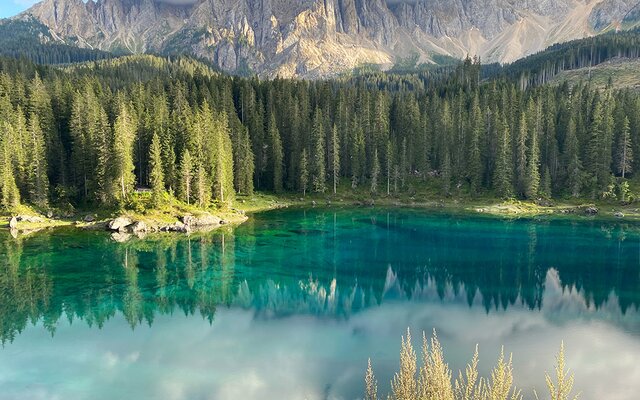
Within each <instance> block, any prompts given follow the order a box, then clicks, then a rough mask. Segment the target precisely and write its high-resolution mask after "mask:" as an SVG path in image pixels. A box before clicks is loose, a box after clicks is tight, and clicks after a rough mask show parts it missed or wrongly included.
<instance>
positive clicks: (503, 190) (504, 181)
mask: <svg viewBox="0 0 640 400" xmlns="http://www.w3.org/2000/svg"><path fill="white" fill-rule="evenodd" d="M499 123H500V124H499V126H498V138H497V149H496V166H495V172H494V176H493V187H494V189H495V190H496V194H497V195H498V196H500V197H502V198H509V197H511V196H512V195H513V184H512V182H513V169H512V168H513V167H512V165H513V161H512V155H511V138H510V137H511V135H510V134H509V126H508V125H507V122H506V119H505V118H504V116H503V117H502V118H500V121H499Z"/></svg>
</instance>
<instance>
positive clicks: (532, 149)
mask: <svg viewBox="0 0 640 400" xmlns="http://www.w3.org/2000/svg"><path fill="white" fill-rule="evenodd" d="M529 135H530V138H529V153H528V154H527V173H526V180H525V182H526V185H525V191H524V194H525V197H526V198H528V199H534V198H536V196H537V195H538V187H539V186H540V165H539V164H540V155H539V154H540V150H539V145H538V134H537V132H536V131H535V130H530V133H529ZM549 184H551V182H549ZM548 195H550V193H548Z"/></svg>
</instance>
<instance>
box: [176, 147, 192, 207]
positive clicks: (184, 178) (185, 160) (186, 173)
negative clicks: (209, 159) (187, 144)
mask: <svg viewBox="0 0 640 400" xmlns="http://www.w3.org/2000/svg"><path fill="white" fill-rule="evenodd" d="M179 171H180V172H179V175H180V180H179V184H178V195H179V197H180V200H182V201H184V202H185V203H187V204H191V196H192V194H191V183H192V180H193V160H192V159H191V154H189V150H188V149H187V150H185V151H184V154H183V155H182V159H181V160H180V169H179Z"/></svg>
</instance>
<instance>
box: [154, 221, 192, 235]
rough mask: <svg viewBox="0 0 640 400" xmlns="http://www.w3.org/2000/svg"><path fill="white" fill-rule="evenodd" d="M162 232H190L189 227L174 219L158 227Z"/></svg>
mask: <svg viewBox="0 0 640 400" xmlns="http://www.w3.org/2000/svg"><path fill="white" fill-rule="evenodd" d="M160 231H162V232H179V233H190V232H191V227H190V226H189V225H186V224H184V223H182V222H180V221H176V222H175V223H174V224H171V225H165V226H163V227H161V228H160Z"/></svg>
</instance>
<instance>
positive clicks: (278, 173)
mask: <svg viewBox="0 0 640 400" xmlns="http://www.w3.org/2000/svg"><path fill="white" fill-rule="evenodd" d="M267 139H268V143H269V149H270V154H269V157H268V158H269V165H270V167H269V170H270V175H271V176H272V177H273V191H274V192H276V193H280V192H282V189H283V161H284V154H283V152H282V140H281V139H280V131H279V130H278V126H277V125H276V117H275V115H274V114H273V113H271V115H270V118H269V128H268V129H267Z"/></svg>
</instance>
